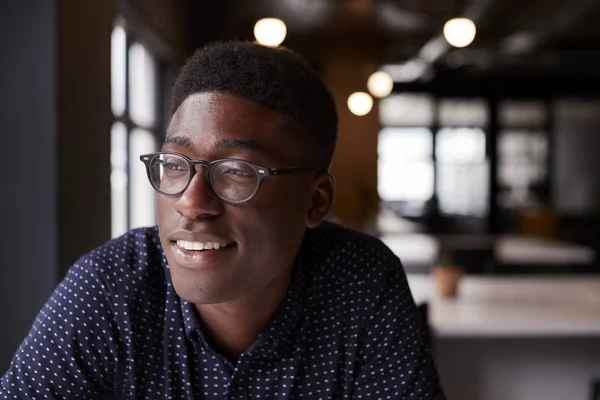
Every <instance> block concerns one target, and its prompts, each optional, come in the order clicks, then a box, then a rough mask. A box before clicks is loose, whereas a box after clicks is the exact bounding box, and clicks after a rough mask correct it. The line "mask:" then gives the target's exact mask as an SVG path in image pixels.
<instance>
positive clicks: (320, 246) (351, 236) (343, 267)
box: [302, 222, 402, 283]
mask: <svg viewBox="0 0 600 400" xmlns="http://www.w3.org/2000/svg"><path fill="white" fill-rule="evenodd" d="M302 255H303V257H305V259H308V260H310V262H311V264H312V265H313V266H314V267H315V268H316V270H315V273H316V274H320V273H325V274H327V275H335V278H342V277H352V278H354V279H358V281H361V280H363V279H364V278H367V279H369V280H370V281H371V282H372V283H376V282H377V281H378V280H377V278H376V277H380V278H383V277H386V276H389V275H390V274H392V273H393V272H395V271H396V272H398V271H401V270H402V266H401V264H400V260H399V259H398V257H397V256H396V255H395V254H394V253H393V252H392V251H391V250H390V248H389V247H388V246H386V245H385V244H384V243H383V242H382V241H381V240H380V239H379V238H376V237H374V236H372V235H369V234H367V233H364V232H360V231H358V230H355V229H351V228H347V227H344V226H341V225H338V224H335V223H332V222H324V223H322V224H321V225H320V226H319V227H317V228H314V229H311V230H310V231H309V232H307V235H306V241H305V243H304V246H303V252H302Z"/></svg>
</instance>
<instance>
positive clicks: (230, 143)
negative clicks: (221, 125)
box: [217, 139, 265, 152]
mask: <svg viewBox="0 0 600 400" xmlns="http://www.w3.org/2000/svg"><path fill="white" fill-rule="evenodd" d="M217 147H218V148H220V149H225V150H229V149H239V150H254V151H261V152H264V151H265V149H264V147H263V146H262V145H261V144H260V142H258V141H257V140H239V139H231V140H229V139H223V140H219V142H218V143H217Z"/></svg>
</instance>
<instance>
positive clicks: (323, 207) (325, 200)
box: [306, 172, 335, 228]
mask: <svg viewBox="0 0 600 400" xmlns="http://www.w3.org/2000/svg"><path fill="white" fill-rule="evenodd" d="M334 198H335V179H334V177H333V175H331V174H330V173H329V172H325V173H323V174H320V175H319V176H318V177H317V178H316V179H315V182H314V184H313V189H312V197H311V206H310V208H309V210H308V215H307V218H306V226H307V227H309V228H315V227H317V226H319V224H320V223H321V222H323V220H324V219H325V218H327V215H328V214H329V212H330V211H331V207H332V206H333V199H334Z"/></svg>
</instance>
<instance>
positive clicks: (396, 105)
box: [379, 93, 434, 126]
mask: <svg viewBox="0 0 600 400" xmlns="http://www.w3.org/2000/svg"><path fill="white" fill-rule="evenodd" d="M433 109H434V108H433V99H432V98H431V96H429V95H423V94H409V93H405V94H399V95H391V96H388V97H386V98H385V99H381V100H380V101H379V120H380V122H381V125H384V126H385V125H387V126H390V125H396V126H430V125H431V124H432V123H433V116H434V112H433Z"/></svg>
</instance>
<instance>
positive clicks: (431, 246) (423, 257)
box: [380, 233, 596, 266]
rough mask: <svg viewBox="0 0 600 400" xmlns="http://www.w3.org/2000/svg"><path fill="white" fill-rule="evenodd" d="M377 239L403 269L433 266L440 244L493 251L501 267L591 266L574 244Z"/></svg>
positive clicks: (521, 239) (586, 251)
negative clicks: (528, 265)
mask: <svg viewBox="0 0 600 400" xmlns="http://www.w3.org/2000/svg"><path fill="white" fill-rule="evenodd" d="M380 239H381V240H382V241H383V242H384V243H385V244H386V245H387V246H388V247H389V248H390V249H391V250H392V251H393V252H394V253H395V254H396V255H397V256H398V257H400V260H401V261H402V263H404V264H405V265H425V266H429V265H432V264H433V263H435V261H436V260H437V258H438V254H439V249H440V241H442V240H444V241H446V242H448V243H451V245H452V247H454V248H464V249H479V248H483V247H486V246H488V247H490V246H491V247H493V251H494V255H495V257H496V259H497V260H498V261H499V262H501V263H503V264H544V265H564V264H589V263H592V262H594V260H595V259H596V254H595V252H594V250H593V249H590V248H587V247H584V246H580V245H577V244H573V243H568V242H563V241H559V240H552V239H546V238H538V237H533V236H525V235H502V236H498V237H496V238H493V237H492V236H489V235H458V234H457V235H444V236H437V237H436V236H433V235H429V234H421V233H418V234H412V233H410V234H405V233H400V234H386V235H382V236H381V237H380Z"/></svg>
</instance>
